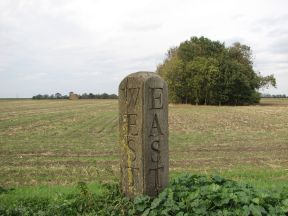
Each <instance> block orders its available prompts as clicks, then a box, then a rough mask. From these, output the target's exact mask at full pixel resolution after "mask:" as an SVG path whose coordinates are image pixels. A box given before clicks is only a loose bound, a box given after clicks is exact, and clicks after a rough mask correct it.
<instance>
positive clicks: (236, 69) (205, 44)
mask: <svg viewBox="0 0 288 216" xmlns="http://www.w3.org/2000/svg"><path fill="white" fill-rule="evenodd" d="M157 72H158V73H159V74H160V75H161V76H162V77H163V78H164V79H165V80H166V81H167V83H168V85H169V94H170V100H171V101H172V102H176V103H191V104H219V105H221V104H230V105H244V104H253V103H258V102H259V100H260V95H259V93H258V92H257V90H258V89H259V88H263V87H269V86H274V87H275V86H276V80H275V78H274V76H273V75H270V76H266V77H263V76H261V75H260V74H257V73H256V72H255V71H254V70H253V61H252V51H251V49H250V47H249V46H247V45H242V44H240V43H234V44H233V46H231V47H225V46H224V44H223V43H220V42H219V41H211V40H210V39H208V38H204V37H200V38H197V37H192V38H191V39H190V40H188V41H185V42H183V43H181V44H180V46H179V47H174V48H172V49H170V50H169V51H168V55H167V58H166V59H165V60H164V62H163V64H160V65H159V66H158V68H157Z"/></svg>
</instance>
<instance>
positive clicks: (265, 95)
mask: <svg viewBox="0 0 288 216" xmlns="http://www.w3.org/2000/svg"><path fill="white" fill-rule="evenodd" d="M261 98H288V96H287V95H286V94H261Z"/></svg>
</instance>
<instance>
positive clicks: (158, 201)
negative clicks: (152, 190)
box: [151, 198, 161, 209]
mask: <svg viewBox="0 0 288 216" xmlns="http://www.w3.org/2000/svg"><path fill="white" fill-rule="evenodd" d="M160 203H161V199H159V198H156V199H154V200H153V202H152V203H151V209H155V208H156V207H158V206H159V205H160Z"/></svg>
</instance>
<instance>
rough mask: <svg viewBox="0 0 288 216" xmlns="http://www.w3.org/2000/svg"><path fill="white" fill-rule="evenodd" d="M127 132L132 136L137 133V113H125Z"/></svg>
mask: <svg viewBox="0 0 288 216" xmlns="http://www.w3.org/2000/svg"><path fill="white" fill-rule="evenodd" d="M127 123H128V134H129V135H132V136H137V135H138V128H137V114H127Z"/></svg>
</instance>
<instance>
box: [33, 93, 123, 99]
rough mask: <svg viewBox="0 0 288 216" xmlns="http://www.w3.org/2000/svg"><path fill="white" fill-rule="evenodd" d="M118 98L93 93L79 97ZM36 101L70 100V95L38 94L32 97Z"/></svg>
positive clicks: (114, 95) (113, 95)
mask: <svg viewBox="0 0 288 216" xmlns="http://www.w3.org/2000/svg"><path fill="white" fill-rule="evenodd" d="M117 98H118V96H117V95H116V94H107V93H103V94H93V93H83V94H82V95H79V99H117ZM32 99H34V100H41V99H69V96H68V95H62V94H61V93H56V94H51V95H48V94H43V95H42V94H38V95H35V96H33V97H32Z"/></svg>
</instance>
